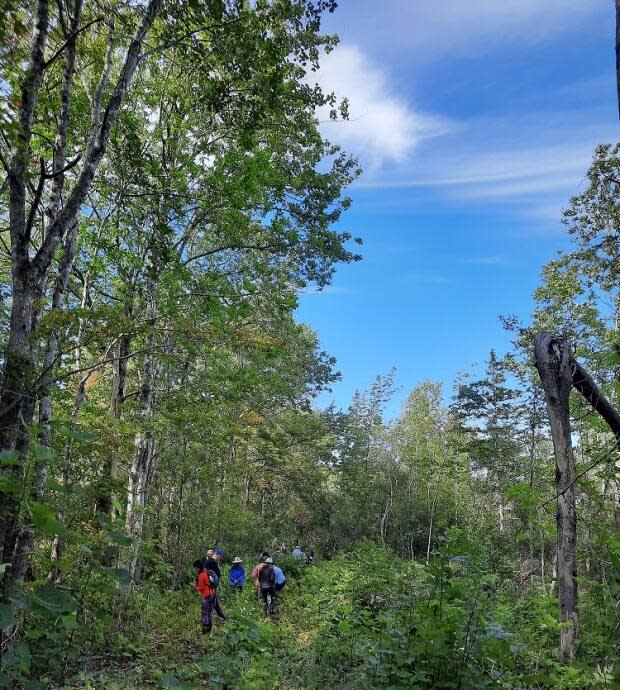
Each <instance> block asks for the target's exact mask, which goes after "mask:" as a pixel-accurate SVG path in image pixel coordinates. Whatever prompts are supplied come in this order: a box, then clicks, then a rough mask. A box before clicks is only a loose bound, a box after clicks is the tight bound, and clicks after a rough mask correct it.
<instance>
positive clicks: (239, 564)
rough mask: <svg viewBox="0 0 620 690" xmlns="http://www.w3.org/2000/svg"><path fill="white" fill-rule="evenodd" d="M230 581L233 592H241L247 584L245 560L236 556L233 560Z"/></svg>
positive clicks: (229, 575) (229, 574)
mask: <svg viewBox="0 0 620 690" xmlns="http://www.w3.org/2000/svg"><path fill="white" fill-rule="evenodd" d="M228 582H230V589H231V590H232V591H233V592H241V591H242V590H243V585H244V584H245V570H244V569H243V561H242V560H241V559H240V558H239V556H236V557H235V559H234V560H233V562H232V567H231V569H230V571H229V573H228Z"/></svg>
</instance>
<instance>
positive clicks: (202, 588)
mask: <svg viewBox="0 0 620 690" xmlns="http://www.w3.org/2000/svg"><path fill="white" fill-rule="evenodd" d="M194 568H196V582H195V583H194V587H195V589H196V590H197V591H198V593H199V594H200V597H201V603H202V634H203V635H205V634H206V633H210V632H211V627H212V625H213V609H214V608H215V587H214V586H213V585H212V584H211V580H210V578H209V571H208V570H207V568H206V567H205V564H204V562H203V561H200V560H198V561H194Z"/></svg>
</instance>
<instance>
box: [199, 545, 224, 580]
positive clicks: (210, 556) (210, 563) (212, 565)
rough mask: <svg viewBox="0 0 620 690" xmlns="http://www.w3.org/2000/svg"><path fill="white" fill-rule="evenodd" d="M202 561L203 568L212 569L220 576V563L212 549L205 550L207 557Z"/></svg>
mask: <svg viewBox="0 0 620 690" xmlns="http://www.w3.org/2000/svg"><path fill="white" fill-rule="evenodd" d="M203 563H204V566H205V568H208V569H209V570H212V571H213V572H214V573H215V574H216V575H217V576H218V577H222V573H221V572H220V563H219V561H218V560H217V558H216V557H215V551H214V550H213V549H209V550H208V551H207V557H206V558H205V559H204V561H203Z"/></svg>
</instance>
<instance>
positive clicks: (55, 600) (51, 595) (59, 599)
mask: <svg viewBox="0 0 620 690" xmlns="http://www.w3.org/2000/svg"><path fill="white" fill-rule="evenodd" d="M27 599H28V600H29V601H30V602H31V603H33V604H35V605H36V606H39V607H42V608H44V609H47V610H48V611H51V612H52V613H57V614H61V613H71V612H72V611H76V610H77V607H78V604H77V601H75V599H74V598H73V597H72V596H71V595H70V594H69V593H68V592H66V591H65V590H62V589H60V588H59V587H57V586H56V585H53V584H52V583H51V582H46V583H45V584H44V585H41V586H40V587H37V588H36V589H34V590H33V591H32V592H31V593H30V594H29V595H28V597H27Z"/></svg>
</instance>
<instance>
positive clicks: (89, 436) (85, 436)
mask: <svg viewBox="0 0 620 690" xmlns="http://www.w3.org/2000/svg"><path fill="white" fill-rule="evenodd" d="M60 434H61V436H65V437H67V438H73V439H75V440H76V441H96V440H97V434H93V433H91V432H90V431H75V430H73V429H69V428H68V427H66V426H63V427H62V428H61V429H60Z"/></svg>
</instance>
